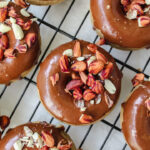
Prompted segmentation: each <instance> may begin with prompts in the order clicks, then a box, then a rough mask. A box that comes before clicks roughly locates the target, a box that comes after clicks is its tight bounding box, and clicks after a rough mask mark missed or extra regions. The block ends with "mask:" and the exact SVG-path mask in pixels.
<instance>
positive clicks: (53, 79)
mask: <svg viewBox="0 0 150 150" xmlns="http://www.w3.org/2000/svg"><path fill="white" fill-rule="evenodd" d="M50 80H51V82H52V85H53V86H55V85H56V83H57V82H58V81H59V73H56V74H54V75H52V76H50Z"/></svg>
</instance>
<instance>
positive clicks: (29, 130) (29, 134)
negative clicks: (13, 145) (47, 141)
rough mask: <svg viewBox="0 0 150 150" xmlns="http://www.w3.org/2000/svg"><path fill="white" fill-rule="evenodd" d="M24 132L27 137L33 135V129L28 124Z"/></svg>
mask: <svg viewBox="0 0 150 150" xmlns="http://www.w3.org/2000/svg"><path fill="white" fill-rule="evenodd" d="M24 132H25V134H26V136H27V137H31V136H32V135H33V131H32V130H31V129H30V128H29V127H27V126H24Z"/></svg>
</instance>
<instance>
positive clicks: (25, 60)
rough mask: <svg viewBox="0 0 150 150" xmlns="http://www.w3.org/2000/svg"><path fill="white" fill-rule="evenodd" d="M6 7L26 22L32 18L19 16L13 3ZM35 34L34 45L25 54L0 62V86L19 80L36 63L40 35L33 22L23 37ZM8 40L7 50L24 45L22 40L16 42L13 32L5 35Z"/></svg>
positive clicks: (18, 54) (18, 10)
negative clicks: (9, 7) (14, 11)
mask: <svg viewBox="0 0 150 150" xmlns="http://www.w3.org/2000/svg"><path fill="white" fill-rule="evenodd" d="M8 6H13V7H14V9H15V10H16V12H17V14H18V15H19V16H20V18H22V19H23V20H24V22H27V21H28V20H29V19H31V18H33V16H32V15H31V16H30V17H24V16H22V15H21V14H20V9H22V8H21V7H19V6H17V5H15V4H14V3H9V5H8ZM30 32H31V33H36V36H37V39H36V41H35V43H34V44H33V45H32V47H31V48H28V50H27V52H26V53H22V54H21V53H17V56H16V58H14V59H12V58H5V59H4V60H2V61H1V62H0V84H9V83H10V82H11V81H12V80H15V79H19V78H20V77H21V75H22V74H23V73H24V72H26V71H29V70H30V69H31V68H32V67H33V66H34V65H35V64H36V62H37V59H38V56H39V54H40V33H39V27H38V24H37V23H36V22H33V24H32V25H31V28H30V29H29V30H27V31H24V37H25V36H26V34H27V33H30ZM7 36H8V38H9V48H13V49H15V47H16V45H18V44H19V43H20V44H21V43H24V40H25V38H24V39H23V40H21V41H19V40H16V39H15V36H14V33H13V30H11V31H9V32H8V33H7Z"/></svg>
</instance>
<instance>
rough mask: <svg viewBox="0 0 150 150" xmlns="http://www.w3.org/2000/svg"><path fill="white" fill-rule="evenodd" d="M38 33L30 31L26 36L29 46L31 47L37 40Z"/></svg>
mask: <svg viewBox="0 0 150 150" xmlns="http://www.w3.org/2000/svg"><path fill="white" fill-rule="evenodd" d="M36 38H37V36H36V34H35V33H28V34H27V35H26V37H25V41H26V43H27V45H28V47H29V48H30V47H31V46H32V45H33V44H34V43H35V41H36Z"/></svg>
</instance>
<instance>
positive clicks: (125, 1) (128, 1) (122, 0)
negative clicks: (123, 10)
mask: <svg viewBox="0 0 150 150" xmlns="http://www.w3.org/2000/svg"><path fill="white" fill-rule="evenodd" d="M130 3H131V1H130V0H121V4H122V5H123V6H124V7H126V6H127V5H129V4H130Z"/></svg>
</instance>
